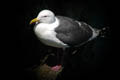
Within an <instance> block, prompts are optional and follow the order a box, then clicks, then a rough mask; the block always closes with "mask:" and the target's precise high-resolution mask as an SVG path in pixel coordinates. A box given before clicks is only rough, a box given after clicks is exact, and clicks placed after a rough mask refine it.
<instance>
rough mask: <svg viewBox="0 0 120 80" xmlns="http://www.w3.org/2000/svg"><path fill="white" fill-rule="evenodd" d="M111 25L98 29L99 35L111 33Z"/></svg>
mask: <svg viewBox="0 0 120 80" xmlns="http://www.w3.org/2000/svg"><path fill="white" fill-rule="evenodd" d="M109 29H110V28H109V27H103V28H102V29H98V31H99V35H98V36H99V37H106V36H107V35H108V34H109Z"/></svg>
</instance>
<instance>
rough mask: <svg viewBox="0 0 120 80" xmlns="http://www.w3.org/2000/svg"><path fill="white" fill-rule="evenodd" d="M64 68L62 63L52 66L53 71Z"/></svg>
mask: <svg viewBox="0 0 120 80" xmlns="http://www.w3.org/2000/svg"><path fill="white" fill-rule="evenodd" d="M61 68H62V65H56V66H53V67H52V68H51V70H53V71H58V70H60V69H61Z"/></svg>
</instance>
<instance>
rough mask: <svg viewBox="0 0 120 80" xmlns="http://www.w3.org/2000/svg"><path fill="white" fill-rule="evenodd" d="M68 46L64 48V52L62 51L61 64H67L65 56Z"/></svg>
mask: <svg viewBox="0 0 120 80" xmlns="http://www.w3.org/2000/svg"><path fill="white" fill-rule="evenodd" d="M66 55H67V53H66V48H63V53H62V57H61V65H62V66H64V65H65V58H66Z"/></svg>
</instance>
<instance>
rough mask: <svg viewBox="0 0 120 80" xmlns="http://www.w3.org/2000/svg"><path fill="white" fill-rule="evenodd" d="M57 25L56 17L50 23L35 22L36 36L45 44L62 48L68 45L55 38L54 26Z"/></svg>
mask: <svg viewBox="0 0 120 80" xmlns="http://www.w3.org/2000/svg"><path fill="white" fill-rule="evenodd" d="M58 25H59V21H58V19H57V18H56V21H55V22H54V23H52V24H45V23H40V24H37V25H36V26H35V28H34V31H35V34H36V36H37V37H38V38H39V39H40V41H41V42H43V43H44V44H46V45H49V46H53V47H58V48H64V47H68V45H67V44H64V43H63V42H61V41H60V40H59V39H57V38H56V34H57V33H56V32H55V28H56V27H57V26H58Z"/></svg>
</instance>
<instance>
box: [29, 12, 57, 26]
mask: <svg viewBox="0 0 120 80" xmlns="http://www.w3.org/2000/svg"><path fill="white" fill-rule="evenodd" d="M35 22H39V23H47V24H50V23H53V22H55V15H54V13H53V12H52V11H50V10H42V11H40V13H39V14H38V16H37V18H35V19H33V20H32V21H31V22H30V24H32V23H35Z"/></svg>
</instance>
